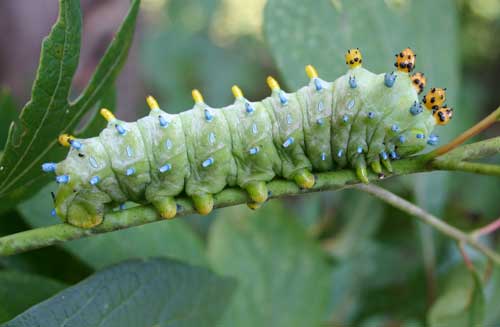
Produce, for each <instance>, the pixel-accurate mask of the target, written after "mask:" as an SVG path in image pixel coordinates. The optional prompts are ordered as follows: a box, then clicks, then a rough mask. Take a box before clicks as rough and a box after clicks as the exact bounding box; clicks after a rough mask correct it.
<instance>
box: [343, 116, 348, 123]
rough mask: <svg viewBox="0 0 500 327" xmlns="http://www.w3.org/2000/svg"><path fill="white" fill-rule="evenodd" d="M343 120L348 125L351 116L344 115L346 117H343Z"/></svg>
mask: <svg viewBox="0 0 500 327" xmlns="http://www.w3.org/2000/svg"><path fill="white" fill-rule="evenodd" d="M342 120H343V121H344V123H347V122H348V121H349V116H347V115H344V116H343V117H342Z"/></svg>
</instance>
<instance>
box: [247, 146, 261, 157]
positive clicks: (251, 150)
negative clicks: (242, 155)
mask: <svg viewBox="0 0 500 327" xmlns="http://www.w3.org/2000/svg"><path fill="white" fill-rule="evenodd" d="M259 151H260V149H259V147H258V146H254V147H252V148H250V150H248V153H250V154H251V155H256V154H257V153H259Z"/></svg>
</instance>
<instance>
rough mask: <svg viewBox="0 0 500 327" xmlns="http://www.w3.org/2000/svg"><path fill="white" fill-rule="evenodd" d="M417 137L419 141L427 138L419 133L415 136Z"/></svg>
mask: <svg viewBox="0 0 500 327" xmlns="http://www.w3.org/2000/svg"><path fill="white" fill-rule="evenodd" d="M415 136H416V137H417V139H424V138H425V135H424V134H422V133H417V135H415Z"/></svg>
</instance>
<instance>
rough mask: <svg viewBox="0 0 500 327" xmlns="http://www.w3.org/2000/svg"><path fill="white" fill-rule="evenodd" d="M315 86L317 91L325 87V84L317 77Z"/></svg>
mask: <svg viewBox="0 0 500 327" xmlns="http://www.w3.org/2000/svg"><path fill="white" fill-rule="evenodd" d="M314 86H315V87H316V91H318V92H319V91H321V90H322V89H323V85H322V83H321V81H320V80H319V79H317V78H315V79H314Z"/></svg>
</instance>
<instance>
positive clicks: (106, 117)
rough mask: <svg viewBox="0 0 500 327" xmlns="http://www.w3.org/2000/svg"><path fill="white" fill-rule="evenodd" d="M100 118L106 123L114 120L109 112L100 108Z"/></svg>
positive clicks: (113, 116)
mask: <svg viewBox="0 0 500 327" xmlns="http://www.w3.org/2000/svg"><path fill="white" fill-rule="evenodd" d="M99 113H100V114H101V116H102V117H103V118H104V119H106V120H107V121H108V122H110V121H113V120H115V119H116V117H115V115H113V113H112V112H111V111H109V110H108V109H106V108H102V109H101V111H99Z"/></svg>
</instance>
